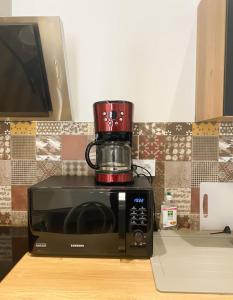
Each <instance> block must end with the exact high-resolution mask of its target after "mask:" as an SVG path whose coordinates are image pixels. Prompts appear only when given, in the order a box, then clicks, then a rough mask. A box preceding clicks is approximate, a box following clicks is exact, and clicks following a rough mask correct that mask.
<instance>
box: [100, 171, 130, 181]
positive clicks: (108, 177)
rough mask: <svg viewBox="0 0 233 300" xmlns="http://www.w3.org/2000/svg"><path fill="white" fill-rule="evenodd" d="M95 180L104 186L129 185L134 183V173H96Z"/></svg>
mask: <svg viewBox="0 0 233 300" xmlns="http://www.w3.org/2000/svg"><path fill="white" fill-rule="evenodd" d="M95 179H96V182H97V183H102V184H112V183H114V184H127V183H128V184H129V183H133V174H132V172H128V173H117V174H113V173H96V175H95Z"/></svg>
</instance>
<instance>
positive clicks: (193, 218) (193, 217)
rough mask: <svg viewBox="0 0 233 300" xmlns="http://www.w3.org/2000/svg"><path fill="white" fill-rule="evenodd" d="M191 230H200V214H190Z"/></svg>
mask: <svg viewBox="0 0 233 300" xmlns="http://www.w3.org/2000/svg"><path fill="white" fill-rule="evenodd" d="M189 222H190V229H191V230H196V231H198V230H200V215H199V214H190V215H189Z"/></svg>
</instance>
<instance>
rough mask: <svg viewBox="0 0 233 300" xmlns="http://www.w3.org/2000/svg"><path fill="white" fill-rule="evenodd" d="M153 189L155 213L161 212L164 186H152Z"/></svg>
mask: <svg viewBox="0 0 233 300" xmlns="http://www.w3.org/2000/svg"><path fill="white" fill-rule="evenodd" d="M153 191H154V200H155V213H156V214H160V213H161V205H162V203H163V201H164V188H160V187H156V186H155V187H153Z"/></svg>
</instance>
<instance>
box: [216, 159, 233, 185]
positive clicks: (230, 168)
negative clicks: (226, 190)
mask: <svg viewBox="0 0 233 300" xmlns="http://www.w3.org/2000/svg"><path fill="white" fill-rule="evenodd" d="M218 167H219V169H218V181H220V182H232V181H233V162H220V163H219V164H218Z"/></svg>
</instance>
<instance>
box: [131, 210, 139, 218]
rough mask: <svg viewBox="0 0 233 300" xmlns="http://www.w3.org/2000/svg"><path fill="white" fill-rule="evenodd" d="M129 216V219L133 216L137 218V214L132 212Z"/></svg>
mask: <svg viewBox="0 0 233 300" xmlns="http://www.w3.org/2000/svg"><path fill="white" fill-rule="evenodd" d="M129 215H130V217H133V216H137V215H138V214H137V213H136V212H134V211H133V212H131V213H130V214H129Z"/></svg>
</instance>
